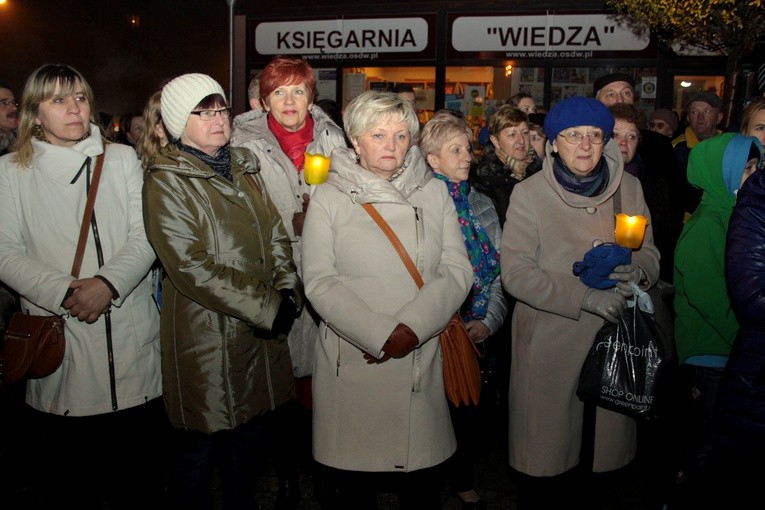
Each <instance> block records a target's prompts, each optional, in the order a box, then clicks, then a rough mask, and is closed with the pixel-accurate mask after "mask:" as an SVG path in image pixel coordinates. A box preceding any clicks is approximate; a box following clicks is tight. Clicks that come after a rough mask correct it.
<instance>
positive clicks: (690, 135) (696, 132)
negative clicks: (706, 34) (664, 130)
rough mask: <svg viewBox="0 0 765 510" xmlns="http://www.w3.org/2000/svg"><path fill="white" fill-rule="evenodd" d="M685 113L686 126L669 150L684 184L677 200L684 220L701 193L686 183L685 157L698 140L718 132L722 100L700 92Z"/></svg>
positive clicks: (705, 91)
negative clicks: (672, 154)
mask: <svg viewBox="0 0 765 510" xmlns="http://www.w3.org/2000/svg"><path fill="white" fill-rule="evenodd" d="M685 111H686V120H687V122H688V127H686V128H685V132H683V133H682V134H680V136H678V137H677V138H675V139H674V140H672V148H673V149H672V150H673V152H674V154H675V161H676V162H677V168H678V171H679V172H680V174H681V177H682V181H683V184H684V190H683V193H682V196H681V197H678V198H679V199H681V200H682V204H683V207H684V212H685V219H686V220H687V219H688V218H689V217H690V215H691V214H693V211H695V210H696V207H698V205H699V202H700V201H701V193H702V192H701V190H700V189H698V188H695V187H693V186H691V184H689V183H688V177H687V175H686V174H687V167H688V155H689V154H690V152H691V149H693V148H694V147H695V146H696V144H698V143H699V142H700V141H702V140H706V139H707V138H711V137H713V136H716V135H719V134H720V133H722V131H720V130H718V129H717V125H718V124H719V123H720V121H722V119H723V113H722V99H720V97H719V96H718V95H717V94H715V93H714V92H711V91H708V90H700V91H699V92H696V93H695V94H693V95H692V96H691V98H690V100H689V101H688V103H687V104H686V106H685Z"/></svg>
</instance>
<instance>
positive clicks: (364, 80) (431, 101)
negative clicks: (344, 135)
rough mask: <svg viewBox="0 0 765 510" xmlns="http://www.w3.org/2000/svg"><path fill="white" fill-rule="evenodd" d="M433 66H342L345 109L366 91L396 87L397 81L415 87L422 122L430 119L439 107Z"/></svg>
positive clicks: (418, 112) (417, 106) (418, 111)
mask: <svg viewBox="0 0 765 510" xmlns="http://www.w3.org/2000/svg"><path fill="white" fill-rule="evenodd" d="M435 81H436V69H435V68H434V67H399V66H397V67H348V68H345V69H343V108H345V107H346V106H347V105H348V103H349V102H351V100H352V99H353V98H355V97H356V96H358V95H359V94H361V93H362V92H364V91H366V90H389V91H390V90H393V88H394V87H395V86H396V84H397V83H408V84H409V85H411V86H412V89H414V96H415V100H416V108H417V114H418V115H419V117H420V122H423V123H424V122H427V121H428V119H430V117H431V116H432V115H433V111H434V110H435V109H436V105H435Z"/></svg>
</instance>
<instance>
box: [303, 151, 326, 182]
mask: <svg viewBox="0 0 765 510" xmlns="http://www.w3.org/2000/svg"><path fill="white" fill-rule="evenodd" d="M303 172H304V173H305V182H306V183H308V184H314V185H316V184H321V183H322V182H324V181H326V180H327V174H328V173H329V157H328V156H324V155H323V154H310V153H308V152H306V153H305V167H304V168H303Z"/></svg>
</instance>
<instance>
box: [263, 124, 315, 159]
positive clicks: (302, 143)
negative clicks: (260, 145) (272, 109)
mask: <svg viewBox="0 0 765 510" xmlns="http://www.w3.org/2000/svg"><path fill="white" fill-rule="evenodd" d="M268 129H270V130H271V132H272V133H273V134H274V136H275V137H276V140H277V141H278V142H279V147H281V148H282V151H284V154H286V155H287V157H288V158H290V160H291V161H292V164H293V165H295V169H297V171H298V172H302V171H303V167H304V166H305V150H306V148H307V147H308V144H309V143H311V141H312V140H313V117H311V116H310V115H308V116H307V117H306V118H305V126H303V127H302V128H300V129H298V130H297V131H295V132H294V133H293V132H292V131H287V130H286V129H284V127H283V126H282V125H281V124H279V123H278V122H276V119H274V116H273V115H271V114H270V113H269V114H268Z"/></svg>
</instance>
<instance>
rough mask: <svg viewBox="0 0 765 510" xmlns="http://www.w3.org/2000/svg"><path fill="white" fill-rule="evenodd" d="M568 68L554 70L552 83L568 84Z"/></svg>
mask: <svg viewBox="0 0 765 510" xmlns="http://www.w3.org/2000/svg"><path fill="white" fill-rule="evenodd" d="M568 71H569V69H568V67H556V68H555V69H553V75H552V81H553V82H555V83H568V81H569V80H568V78H569V72H568Z"/></svg>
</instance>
